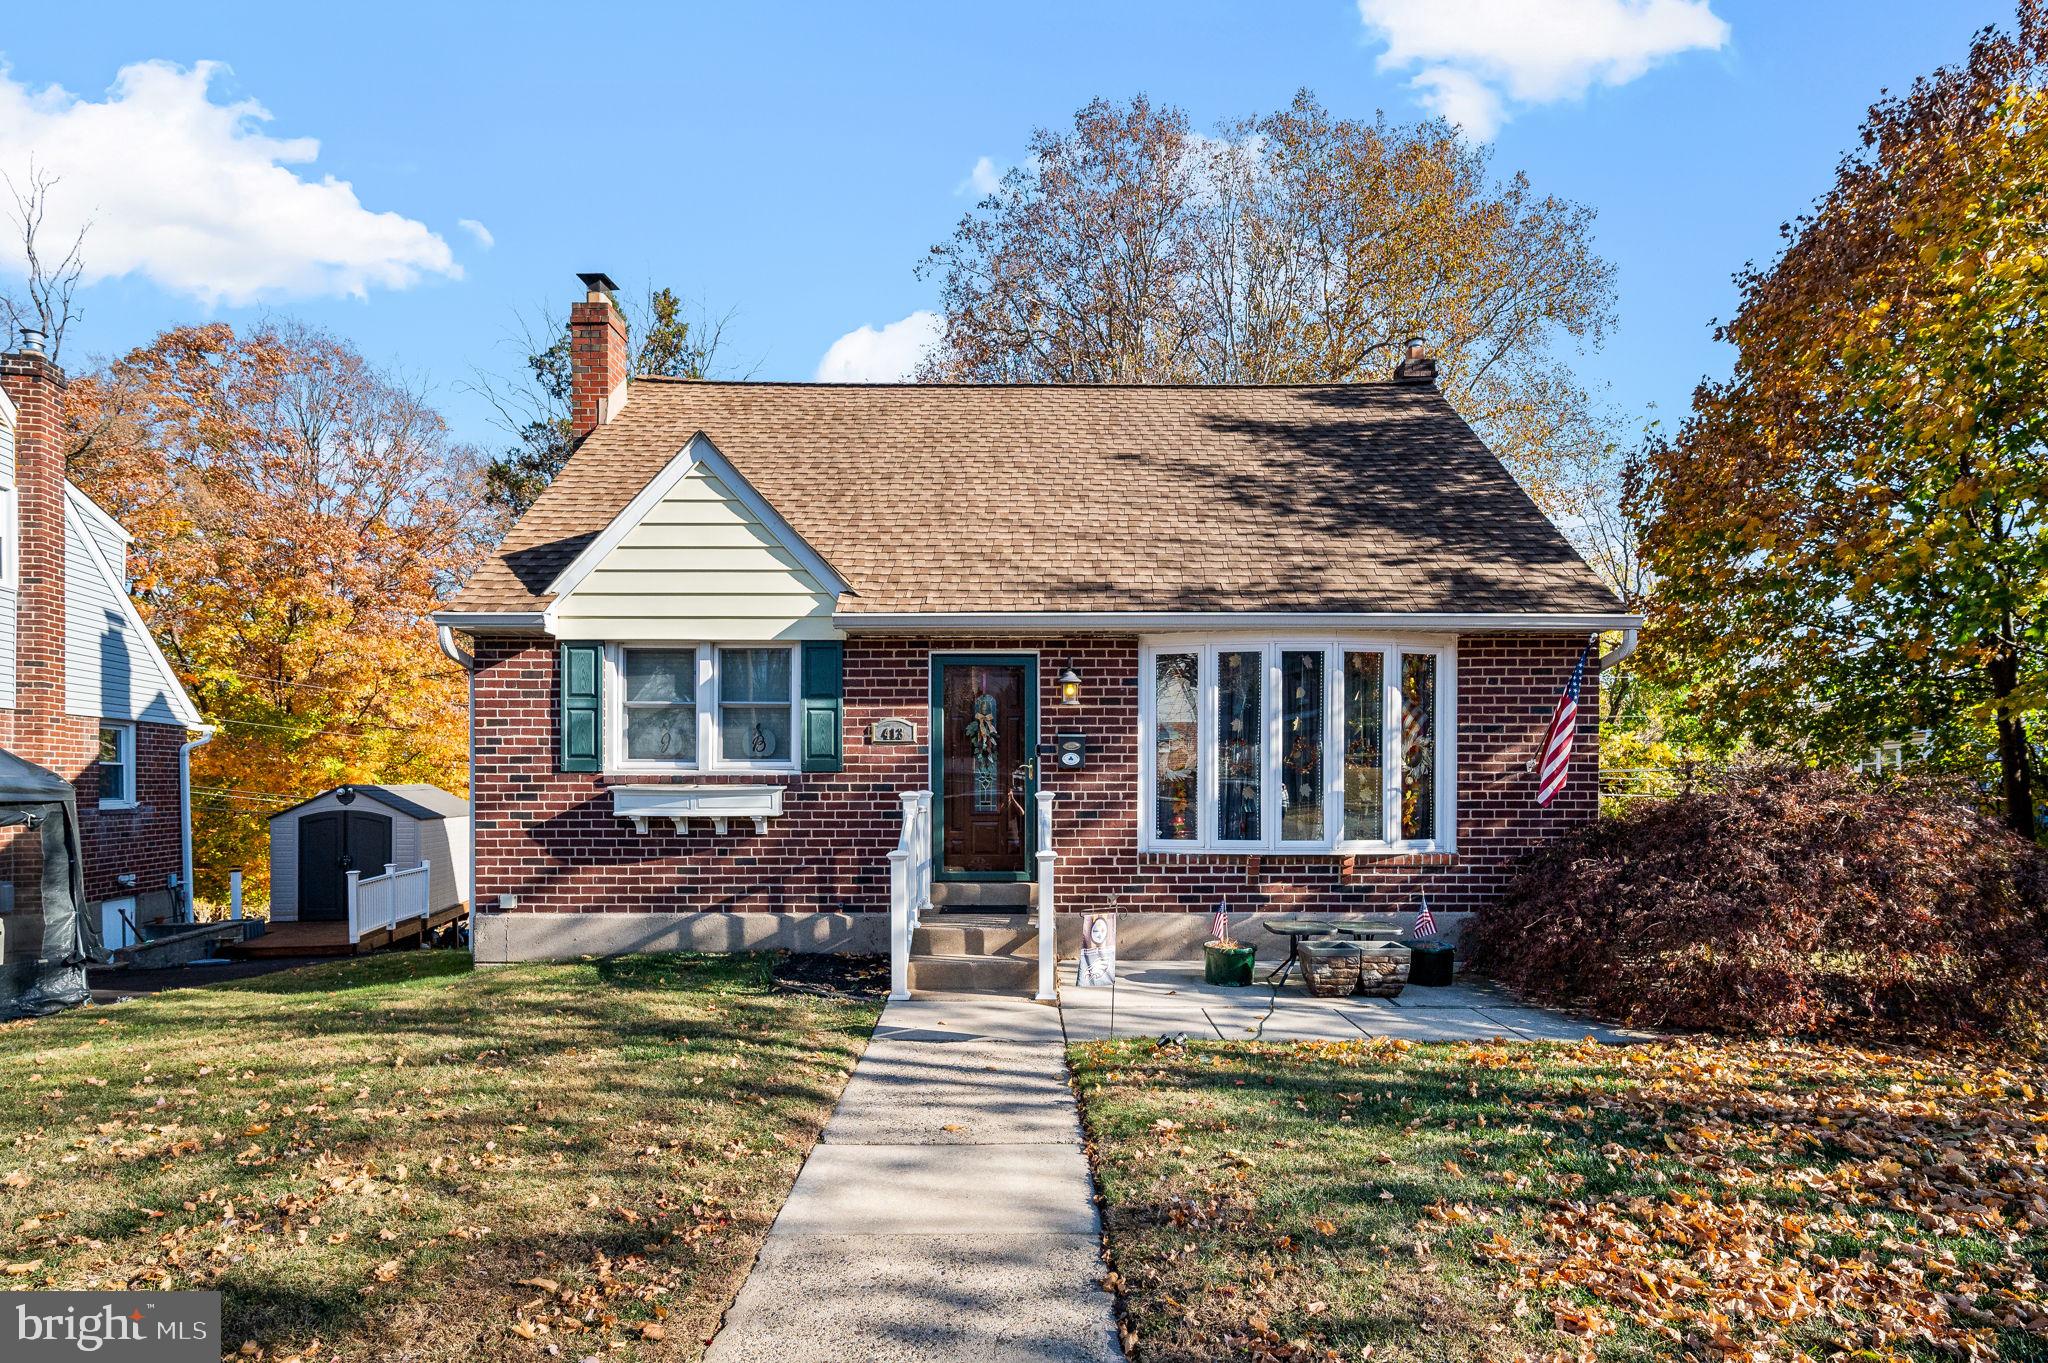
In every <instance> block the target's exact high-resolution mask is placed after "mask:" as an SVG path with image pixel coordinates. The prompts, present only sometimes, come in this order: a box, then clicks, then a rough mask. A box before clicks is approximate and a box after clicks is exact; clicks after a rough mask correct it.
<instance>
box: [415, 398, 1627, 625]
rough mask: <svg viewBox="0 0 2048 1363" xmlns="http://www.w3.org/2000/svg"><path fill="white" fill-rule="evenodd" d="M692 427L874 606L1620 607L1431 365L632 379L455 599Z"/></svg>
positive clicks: (466, 604)
mask: <svg viewBox="0 0 2048 1363" xmlns="http://www.w3.org/2000/svg"><path fill="white" fill-rule="evenodd" d="M698 431H702V432H703V433H704V434H705V435H706V436H707V437H709V439H710V440H711V443H712V444H714V445H716V446H717V447H718V449H719V450H720V451H721V452H722V453H723V454H724V455H725V457H726V458H727V459H729V460H731V461H732V463H733V465H734V467H736V468H737V469H738V470H739V471H740V472H741V473H742V474H744V475H745V476H746V478H747V479H748V481H750V482H751V483H753V485H754V486H755V487H756V488H757V489H759V491H760V492H761V495H762V496H764V497H766V498H767V499H768V501H769V503H770V504H771V505H773V506H774V507H775V509H776V510H777V511H779V512H780V513H781V514H782V515H783V517H784V518H785V519H787V520H788V521H789V523H790V524H791V525H792V526H794V527H795V529H796V530H797V532H798V533H799V534H801V535H802V536H803V537H804V538H805V539H806V540H807V541H809V542H810V544H811V546H812V547H813V548H815V549H816V550H817V551H818V552H819V553H820V554H822V555H824V557H825V558H826V559H827V560H828V561H829V562H830V563H831V564H832V565H833V567H835V568H837V569H838V570H839V572H840V573H842V574H843V575H844V576H845V578H846V580H847V581H848V582H849V583H850V584H851V587H852V591H851V592H850V593H849V594H848V595H846V596H845V597H843V598H841V601H840V609H841V610H843V611H850V612H877V611H891V612H894V611H1129V610H1141V611H1315V612H1352V611H1360V612H1382V611H1398V612H1408V611H1427V612H1466V611H1475V612H1540V613H1553V612H1584V613H1602V612H1604V613H1612V612H1614V611H1616V610H1617V609H1618V606H1617V603H1616V601H1615V598H1614V596H1613V594H1612V593H1610V592H1609V591H1608V590H1607V588H1606V587H1604V586H1603V585H1602V584H1601V583H1600V582H1599V580H1598V579H1597V578H1595V577H1594V575H1593V572H1592V570H1591V569H1589V568H1588V567H1587V566H1586V564H1585V563H1584V561H1582V560H1581V559H1580V558H1579V556H1578V555H1577V554H1576V553H1574V552H1573V551H1572V549H1571V547H1570V546H1569V545H1567V544H1566V543H1565V540H1564V538H1563V536H1561V535H1560V534H1558V532H1557V530H1556V529H1555V528H1554V527H1553V526H1552V525H1551V524H1550V522H1549V521H1548V520H1546V519H1545V518H1544V516H1543V514H1542V513H1541V512H1539V511H1538V510H1537V509H1536V507H1535V505H1534V504H1533V503H1532V502H1531V501H1530V500H1529V498H1528V497H1527V496H1526V495H1525V494H1524V493H1523V492H1522V490H1521V489H1520V488H1519V487H1518V486H1517V485H1516V484H1515V482H1514V480H1513V479H1512V478H1510V477H1509V476H1508V474H1507V472H1506V470H1504V469H1503V468H1502V467H1501V464H1500V461H1499V460H1497V459H1496V458H1495V457H1494V456H1493V455H1492V453H1490V452H1489V451H1488V450H1487V449H1486V447H1485V446H1484V445H1483V444H1481V443H1480V441H1479V439H1478V438H1477V437H1476V436H1475V435H1473V433H1472V431H1471V429H1470V428H1469V427H1467V426H1466V425H1465V423H1464V422H1463V421H1461V420H1460V419H1459V418H1458V416H1457V414H1456V413H1455V412H1453V411H1452V410H1451V407H1450V404H1449V403H1447V402H1445V401H1444V399H1443V397H1442V396H1441V395H1440V394H1439V393H1438V392H1437V391H1436V390H1435V389H1434V388H1433V387H1429V386H1426V385H1414V384H1400V383H1393V382H1386V383H1360V384H1344V385H1328V386H1310V387H1274V388H1265V387H1261V388H1249V387H1247V388H1218V387H1110V386H1071V387H1070V386H1059V387H1049V386H1048V387H981V386H959V385H845V384H790V383H706V382H688V381H676V380H661V379H640V380H636V381H635V383H634V385H633V390H632V396H631V399H630V400H629V402H628V403H627V405H626V409H625V410H624V411H623V412H621V413H620V414H619V415H618V417H617V418H615V419H614V420H613V421H612V422H610V423H609V424H608V425H606V426H603V427H601V428H599V429H598V430H597V431H595V432H594V433H592V435H591V436H590V438H589V439H587V440H586V441H585V442H584V443H583V445H582V447H581V448H580V449H578V450H577V452H576V454H575V457H574V458H572V459H571V460H570V461H569V465H568V467H567V468H566V469H564V470H563V472H562V474H561V476H560V477H559V478H557V479H556V480H555V482H554V485H553V486H551V487H550V488H548V490H547V491H546V492H545V493H543V494H542V495H541V497H540V499H539V501H537V502H535V503H534V505H533V507H532V509H531V510H529V511H528V512H527V514H526V515H525V517H524V518H523V519H521V521H520V522H519V524H518V526H517V527H515V528H514V529H513V531H512V533H511V534H510V535H509V536H507V538H506V540H505V543H504V545H503V547H502V549H501V550H500V553H499V555H498V557H497V558H495V559H493V560H491V561H490V562H488V563H486V564H485V565H484V566H483V567H482V568H480V569H479V570H478V572H477V574H476V576H475V578H474V579H473V580H472V581H471V582H470V584H469V585H468V587H467V588H466V589H465V590H464V591H463V592H462V593H461V595H460V596H459V597H458V599H457V600H456V601H455V602H454V603H452V604H451V606H450V607H449V609H450V610H453V611H463V612H479V613H482V612H497V611H533V610H539V609H541V608H542V607H544V606H545V605H546V604H547V603H548V601H549V599H550V598H549V597H548V596H547V588H548V585H549V583H550V582H552V581H553V579H554V578H555V576H556V575H557V574H558V573H559V572H560V571H561V570H562V569H563V568H564V567H566V566H567V565H568V563H569V562H570V560H571V559H573V558H574V557H575V556H576V555H577V553H578V552H579V551H581V550H582V548H583V547H584V546H585V545H586V544H588V543H589V542H590V540H591V539H592V538H593V537H595V536H596V535H597V534H598V533H599V532H600V531H602V530H603V529H604V527H605V526H606V525H607V524H608V523H609V522H610V521H611V520H612V518H613V517H614V516H616V515H617V514H618V513H619V511H620V510H622V509H623V508H624V507H625V505H626V504H627V503H628V502H629V501H631V500H632V498H633V496H634V495H635V494H636V493H637V492H639V490H640V489H641V488H643V487H644V486H646V484H647V483H648V481H649V480H651V479H652V478H653V477H654V476H655V475H656V474H657V473H659V472H660V471H661V470H662V468H663V467H665V466H666V465H667V464H668V462H669V461H670V460H671V459H673V458H674V457H675V455H676V454H677V452H678V451H680V450H681V449H682V448H683V447H684V446H685V445H686V444H688V443H689V440H690V438H691V436H693V435H694V434H696V433H697V432H698Z"/></svg>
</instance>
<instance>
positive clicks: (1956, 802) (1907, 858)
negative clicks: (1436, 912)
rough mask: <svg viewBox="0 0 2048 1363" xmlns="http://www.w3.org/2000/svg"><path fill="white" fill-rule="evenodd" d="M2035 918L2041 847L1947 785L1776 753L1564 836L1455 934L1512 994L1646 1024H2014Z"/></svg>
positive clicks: (2046, 978)
mask: <svg viewBox="0 0 2048 1363" xmlns="http://www.w3.org/2000/svg"><path fill="white" fill-rule="evenodd" d="M2044 933H2048V854H2044V853H2043V852H2042V851H2041V850H2040V849H2039V848H2037V847H2035V846H2033V845H2032V844H2030V843H2028V842H2025V841H2024V840H2022V839H2020V838H2017V837H2015V836H2014V835H2013V834H2011V833H2010V832H2008V831H2006V830H2005V829H2004V828H2003V827H2002V826H2000V825H1999V824H1997V823H1996V822H1994V821H1993V820H1991V819H1988V818H1986V817H1985V816H1984V815H1983V814H1982V813H1981V812H1980V811H1979V810H1978V809H1976V808H1975V807H1974V806H1973V805H1971V804H1970V803H1969V802H1968V801H1967V800H1966V799H1964V798H1962V795H1961V793H1960V792H1958V791H1957V790H1955V789H1953V788H1950V787H1942V786H1935V785H1924V784H1915V783H1906V782H1889V781H1880V780H1874V779H1872V778H1869V777H1865V776H1861V775H1859V774H1857V773H1854V772H1848V771H1840V770H1814V769H1810V768H1806V767H1800V766H1795V765H1791V764H1779V763H1772V764H1759V765H1751V766H1745V767H1739V768H1736V769H1734V770H1732V771H1730V772H1728V773H1727V774H1726V775H1724V776H1722V777H1720V778H1718V779H1717V780H1716V781H1714V782H1713V783H1712V784H1711V786H1710V787H1709V788H1708V789H1705V790H1701V791H1698V792H1696V793H1692V794H1687V795H1681V796H1678V797H1676V798H1673V799H1669V800H1661V801H1654V802H1653V801H1644V802H1642V803H1641V804H1639V805H1637V806H1636V807H1634V808H1633V809H1631V810H1629V811H1627V812H1626V813H1624V814H1622V815H1620V816H1618V817H1615V818H1608V819H1602V820H1600V821H1599V822H1598V823H1596V824H1593V825H1591V826H1590V827H1588V828H1586V829H1585V830H1584V831H1583V832H1580V833H1578V834H1575V835H1573V836H1570V837H1567V838H1563V839H1560V840H1559V841H1558V842H1556V843H1554V844H1552V845H1551V846H1549V847H1547V848H1545V849H1544V850H1543V851H1541V852H1539V853H1537V854H1535V855H1534V856H1533V857H1532V858H1530V859H1529V860H1528V861H1527V862H1525V863H1524V864H1523V866H1522V867H1521V869H1520V871H1519V873H1518V875H1517V877H1516V879H1515V882H1514V883H1513V885H1512V886H1510V888H1509V890H1508V892H1507V894H1506V895H1505V896H1504V897H1503V899H1502V901H1501V902H1500V903H1499V904H1498V905H1497V906H1495V907H1493V908H1491V909H1488V910H1485V911H1484V912H1482V913H1481V914H1480V915H1479V917H1478V919H1477V921H1476V922H1475V923H1474V924H1473V925H1472V926H1471V927H1470V928H1469V929H1468V930H1467V933H1466V936H1465V942H1466V944H1467V946H1468V948H1469V950H1470V952H1471V957H1472V963H1473V965H1474V966H1475V967H1477V968H1478V969H1480V970H1482V971H1484V972H1485V973H1487V974H1490V975H1492V976H1494V977H1495V978H1496V979H1499V980H1501V981H1502V982H1503V983H1506V984H1508V985H1511V986H1513V987H1514V988H1515V989H1517V990H1520V991H1521V992H1523V993H1525V994H1528V995H1530V996H1532V997H1535V998H1539V999H1549V1000H1554V1001H1558V1002H1568V1003H1576V1004H1580V1005H1583V1006H1586V1007H1590V1008H1592V1009H1594V1010H1595V1011H1598V1012H1601V1013H1604V1014H1607V1015H1609V1016H1613V1017H1622V1018H1627V1019H1629V1020H1630V1021H1633V1022H1638V1023H1642V1024H1645V1025H1651V1026H1662V1027H1676V1028H1705V1029H1710V1030H1716V1031H1729V1032H1746V1033H1764V1034H1771V1035H1784V1034H1794V1033H1813V1032H1822V1031H1828V1030H1832V1029H1835V1028H1839V1027H1844V1026H1858V1025H1862V1026H1868V1025H1877V1026H1881V1027H1885V1028H1890V1029H1898V1030H1904V1031H1921V1030H1925V1029H1928V1028H1931V1027H1950V1028H1956V1027H1960V1028H1971V1029H1978V1030H1984V1031H1992V1032H2003V1033H2008V1034H2018V1033H2032V1032H2034V1031H2035V1030H2036V1015H2037V1009H2039V1008H2040V1007H2041V1001H2042V1000H2043V998H2044V997H2048V992H2044V991H2048V948H2044Z"/></svg>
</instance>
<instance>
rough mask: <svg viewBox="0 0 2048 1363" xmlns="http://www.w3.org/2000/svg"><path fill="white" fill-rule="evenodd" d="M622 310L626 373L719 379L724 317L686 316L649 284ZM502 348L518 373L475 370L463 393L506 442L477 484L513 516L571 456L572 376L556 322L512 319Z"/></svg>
mask: <svg viewBox="0 0 2048 1363" xmlns="http://www.w3.org/2000/svg"><path fill="white" fill-rule="evenodd" d="M615 306H619V305H618V304H616V303H615ZM622 310H623V311H624V312H625V313H626V316H627V328H626V344H627V348H628V349H627V364H626V368H627V372H628V373H630V374H634V375H642V374H647V375H654V376H657V377H662V378H673V379H701V378H706V377H708V376H710V375H711V374H713V373H715V372H719V369H720V366H721V357H722V352H723V351H724V350H725V348H726V327H727V325H728V324H729V323H730V322H731V321H732V318H733V314H732V313H730V312H726V313H722V314H718V315H713V314H711V313H710V312H708V311H707V310H706V309H704V308H703V307H702V306H697V307H695V308H694V309H693V308H692V307H691V306H690V305H689V304H687V303H686V302H685V301H684V300H683V298H682V297H681V296H680V295H678V294H677V293H676V291H675V290H674V289H671V288H666V287H663V288H655V287H653V286H652V285H649V286H648V289H647V292H646V293H645V295H644V296H643V297H642V298H640V299H639V300H638V301H637V302H636V303H633V304H631V305H627V306H623V307H622ZM510 343H511V345H512V346H513V348H514V349H515V350H517V351H518V352H519V354H520V356H521V362H520V366H519V372H518V373H516V374H515V375H513V376H512V377H510V378H507V377H505V376H502V375H496V374H491V373H488V372H485V371H482V370H479V371H477V372H476V373H475V374H474V376H473V378H472V380H471V382H470V383H469V384H468V385H467V387H468V388H469V390H470V391H471V392H474V393H476V394H477V395H478V396H480V397H482V398H483V399H484V400H485V401H486V402H487V403H488V404H489V405H490V407H491V410H492V413H493V424H495V425H496V426H497V427H498V429H499V430H500V431H501V432H503V433H504V434H505V435H506V436H508V437H509V438H510V440H511V443H510V444H509V445H508V446H507V447H506V448H505V449H504V450H503V451H502V452H501V453H500V454H499V455H498V457H497V458H496V459H493V460H492V461H491V462H490V465H489V467H488V469H487V470H486V472H485V478H486V483H487V487H488V491H489V497H490V501H491V503H492V504H493V505H494V506H496V507H498V508H500V509H501V510H503V511H505V512H506V513H508V514H509V515H510V516H512V517H517V516H518V515H519V513H521V512H523V511H525V510H526V508H527V507H529V506H531V505H533V499H534V498H536V497H538V496H540V494H541V492H542V490H543V489H545V488H546V487H547V485H548V484H549V483H551V482H553V481H554V480H555V475H556V474H558V473H560V472H561V471H562V466H563V465H564V464H566V463H568V462H569V456H570V455H571V454H572V453H574V452H575V449H576V442H575V439H574V436H573V434H572V430H571V427H570V424H569V394H570V386H571V382H572V380H573V378H574V374H573V371H572V369H571V367H570V363H569V327H568V322H567V321H566V320H565V319H564V318H562V317H560V316H559V315H556V314H554V313H543V314H541V316H540V318H539V320H538V321H537V322H531V321H528V320H526V319H523V318H522V319H520V321H519V323H518V327H517V332H516V334H515V336H514V337H513V338H511V342H510Z"/></svg>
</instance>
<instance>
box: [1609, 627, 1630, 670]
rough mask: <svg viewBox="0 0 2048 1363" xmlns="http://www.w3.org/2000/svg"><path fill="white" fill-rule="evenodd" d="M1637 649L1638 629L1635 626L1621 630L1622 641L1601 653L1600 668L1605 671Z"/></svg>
mask: <svg viewBox="0 0 2048 1363" xmlns="http://www.w3.org/2000/svg"><path fill="white" fill-rule="evenodd" d="M1635 651H1636V631H1635V630H1634V629H1633V628H1629V629H1625V630H1623V631H1622V632H1621V642H1620V643H1619V644H1616V645H1615V646H1614V647H1613V648H1611V649H1609V650H1607V652H1605V653H1603V654H1601V655H1600V670H1601V671H1602V672H1605V671H1606V670H1607V669H1608V668H1610V667H1613V666H1614V665H1615V664H1616V663H1618V662H1620V661H1621V660H1622V659H1624V658H1626V657H1627V656H1628V655H1629V654H1631V653H1633V652H1635Z"/></svg>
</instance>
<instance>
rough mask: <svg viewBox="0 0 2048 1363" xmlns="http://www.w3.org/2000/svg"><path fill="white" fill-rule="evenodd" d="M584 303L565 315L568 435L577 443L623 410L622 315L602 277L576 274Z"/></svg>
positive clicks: (606, 277)
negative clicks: (566, 321)
mask: <svg viewBox="0 0 2048 1363" xmlns="http://www.w3.org/2000/svg"><path fill="white" fill-rule="evenodd" d="M576 277H577V278H578V279H580V280H582V281H583V287H584V289H585V291H586V292H585V294H584V298H583V301H582V302H581V303H578V304H576V305H575V306H574V307H572V308H570V309H569V373H570V384H569V428H570V429H569V434H570V436H571V438H573V439H576V440H581V439H582V438H583V437H584V436H586V435H589V434H590V433H591V432H592V431H594V430H596V429H597V428H598V427H599V426H602V425H604V423H605V422H607V421H610V420H611V419H612V418H613V417H615V416H617V415H618V414H619V413H620V412H621V411H623V410H625V406H626V314H625V313H624V312H622V311H620V309H619V304H618V300H617V299H616V298H614V297H613V296H612V295H613V294H614V293H615V292H616V291H617V290H618V285H616V284H614V283H612V281H611V276H609V275H605V274H579V275H577V276H576Z"/></svg>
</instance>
